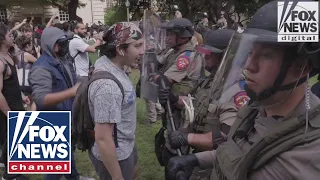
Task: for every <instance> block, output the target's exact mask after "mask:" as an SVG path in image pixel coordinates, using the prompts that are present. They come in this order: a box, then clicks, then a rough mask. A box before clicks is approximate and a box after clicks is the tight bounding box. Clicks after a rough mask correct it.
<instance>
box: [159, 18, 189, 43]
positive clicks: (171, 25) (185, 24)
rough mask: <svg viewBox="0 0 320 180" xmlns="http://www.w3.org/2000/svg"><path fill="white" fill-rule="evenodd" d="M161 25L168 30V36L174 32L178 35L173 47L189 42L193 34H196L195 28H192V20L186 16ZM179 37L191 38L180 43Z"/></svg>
mask: <svg viewBox="0 0 320 180" xmlns="http://www.w3.org/2000/svg"><path fill="white" fill-rule="evenodd" d="M160 27H161V28H162V29H166V30H167V33H166V34H167V37H168V35H170V34H172V33H174V34H175V35H176V39H175V45H171V46H173V47H172V48H175V47H179V46H181V45H183V44H186V43H188V42H189V41H190V40H191V38H192V36H193V35H194V30H193V28H192V27H193V24H192V23H191V21H189V20H188V19H185V18H176V19H173V20H171V21H169V22H165V23H162V24H161V25H160ZM179 37H180V38H189V40H188V41H185V42H184V43H178V40H179ZM168 45H169V44H168ZM169 46H170V45H169Z"/></svg>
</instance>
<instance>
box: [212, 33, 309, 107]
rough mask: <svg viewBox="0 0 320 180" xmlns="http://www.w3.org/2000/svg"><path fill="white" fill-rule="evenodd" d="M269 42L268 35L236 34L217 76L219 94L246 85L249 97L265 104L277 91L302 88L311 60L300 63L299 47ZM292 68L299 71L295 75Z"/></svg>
mask: <svg viewBox="0 0 320 180" xmlns="http://www.w3.org/2000/svg"><path fill="white" fill-rule="evenodd" d="M270 39H271V38H267V36H266V35H265V34H264V35H263V36H260V35H258V34H248V33H242V34H239V33H236V34H235V35H234V36H233V38H232V40H231V42H230V44H229V47H228V48H227V51H226V53H225V55H224V58H223V60H222V63H221V65H220V67H219V70H218V72H217V74H216V79H215V80H216V81H217V82H216V83H215V84H216V85H217V89H218V92H220V93H222V92H229V91H231V90H232V88H233V87H234V86H238V85H239V83H240V82H243V86H244V87H245V89H246V91H247V93H248V96H249V97H250V98H251V99H252V100H254V101H261V102H262V101H263V100H265V99H267V98H270V97H271V96H272V95H274V94H275V93H276V92H278V91H288V92H290V90H292V89H293V88H295V87H297V85H299V83H298V81H299V80H300V79H302V77H303V76H304V75H303V72H304V70H305V67H306V65H307V64H308V58H302V59H301V60H300V59H299V60H297V57H300V56H298V55H297V54H298V52H297V44H295V43H291V44H286V43H277V42H273V41H271V40H270ZM297 64H298V65H297ZM291 65H294V66H295V67H296V68H295V70H296V71H295V72H292V70H289V68H290V67H291ZM288 73H290V74H289V75H288ZM279 77H280V78H279ZM279 79H280V80H279ZM279 83H280V84H279ZM289 84H290V86H289ZM286 86H287V87H286ZM220 95H221V96H222V94H220ZM285 97H287V96H285ZM219 101H221V102H222V103H223V102H226V101H228V99H225V98H220V100H219ZM263 102H265V101H263ZM242 103H243V102H242ZM266 104H268V103H266Z"/></svg>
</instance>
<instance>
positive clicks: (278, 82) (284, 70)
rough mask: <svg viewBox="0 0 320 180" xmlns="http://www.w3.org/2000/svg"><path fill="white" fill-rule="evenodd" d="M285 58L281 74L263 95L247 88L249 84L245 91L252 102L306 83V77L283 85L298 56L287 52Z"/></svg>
mask: <svg viewBox="0 0 320 180" xmlns="http://www.w3.org/2000/svg"><path fill="white" fill-rule="evenodd" d="M284 57H285V58H284V61H283V63H282V65H281V67H280V73H279V75H278V76H277V78H276V80H275V82H274V83H273V86H272V87H270V88H267V89H265V90H263V91H262V92H261V93H259V94H257V93H255V92H254V91H253V90H251V89H250V88H249V87H248V86H247V84H246V85H245V90H246V92H247V94H248V96H249V97H250V99H251V100H252V101H262V100H265V99H267V98H269V97H271V96H272V95H274V94H276V93H277V92H279V91H286V90H290V89H293V88H294V87H296V86H299V85H301V84H302V83H304V82H305V81H306V77H303V78H299V80H297V81H294V82H291V83H289V84H286V85H281V84H282V83H283V81H284V79H285V77H286V75H287V72H288V70H289V68H290V67H291V65H292V60H293V58H294V57H296V54H295V53H292V52H291V51H285V54H284Z"/></svg>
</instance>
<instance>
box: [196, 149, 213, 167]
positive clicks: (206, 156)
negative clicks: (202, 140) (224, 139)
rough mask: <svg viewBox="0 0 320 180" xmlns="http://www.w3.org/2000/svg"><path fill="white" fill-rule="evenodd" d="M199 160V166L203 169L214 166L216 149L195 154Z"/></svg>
mask: <svg viewBox="0 0 320 180" xmlns="http://www.w3.org/2000/svg"><path fill="white" fill-rule="evenodd" d="M195 155H196V157H197V159H198V162H199V167H200V168H202V169H206V168H213V164H214V162H215V160H216V151H215V150H214V151H204V152H200V153H196V154H195Z"/></svg>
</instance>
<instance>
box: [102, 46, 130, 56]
mask: <svg viewBox="0 0 320 180" xmlns="http://www.w3.org/2000/svg"><path fill="white" fill-rule="evenodd" d="M128 47H129V44H121V45H120V46H119V48H120V49H123V50H125V51H126V50H127V49H128ZM99 49H100V52H101V54H103V55H105V56H107V57H108V58H109V59H111V58H114V57H116V56H117V49H116V46H115V45H109V44H104V45H101V46H100V47H99Z"/></svg>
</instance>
